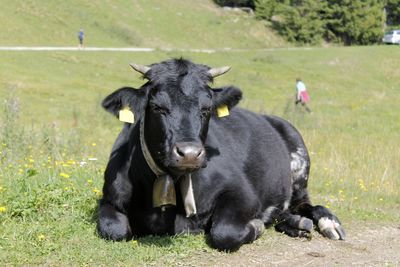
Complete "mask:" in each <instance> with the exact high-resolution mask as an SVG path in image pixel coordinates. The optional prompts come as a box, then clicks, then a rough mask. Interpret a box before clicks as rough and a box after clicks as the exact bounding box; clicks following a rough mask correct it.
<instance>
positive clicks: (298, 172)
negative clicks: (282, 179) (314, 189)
mask: <svg viewBox="0 0 400 267" xmlns="http://www.w3.org/2000/svg"><path fill="white" fill-rule="evenodd" d="M306 155H307V153H306V151H305V150H304V149H303V148H301V147H298V148H297V150H296V152H293V153H290V156H291V158H292V160H291V161H290V170H291V172H292V182H295V181H296V180H298V179H299V178H301V177H304V179H305V180H307V179H308V176H307V175H306V170H307V167H308V162H307V160H306Z"/></svg>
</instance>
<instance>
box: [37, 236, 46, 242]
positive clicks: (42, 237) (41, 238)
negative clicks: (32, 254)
mask: <svg viewBox="0 0 400 267" xmlns="http://www.w3.org/2000/svg"><path fill="white" fill-rule="evenodd" d="M45 238H46V236H45V235H44V234H40V235H38V236H37V239H38V240H39V241H42V240H43V239H45Z"/></svg>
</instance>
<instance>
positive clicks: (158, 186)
mask: <svg viewBox="0 0 400 267" xmlns="http://www.w3.org/2000/svg"><path fill="white" fill-rule="evenodd" d="M131 66H132V67H133V68H134V69H135V70H136V71H138V72H140V73H142V74H143V76H144V78H145V79H147V80H148V81H147V82H146V83H145V84H144V85H143V86H142V87H141V88H139V89H134V88H130V87H125V88H121V89H119V90H117V91H115V92H114V93H112V94H111V95H109V96H108V97H106V98H105V99H104V101H103V103H102V105H103V107H104V108H105V109H106V110H108V111H109V112H111V113H112V114H114V115H116V116H118V114H119V112H120V110H124V112H128V113H129V112H133V113H134V115H135V119H136V122H135V123H132V124H130V123H125V124H124V127H123V129H122V131H121V133H120V134H119V136H118V138H117V140H116V142H115V144H114V146H113V148H112V152H111V156H110V160H109V163H108V165H107V169H106V171H105V183H104V187H103V198H102V199H101V201H100V207H99V220H98V225H97V230H98V232H99V234H100V236H101V237H103V238H105V239H111V240H129V239H131V238H133V237H134V236H135V237H137V236H143V235H148V234H155V235H164V234H168V235H174V234H179V233H199V232H205V233H206V234H208V235H207V236H208V238H209V242H210V244H211V245H212V246H213V247H215V248H217V249H220V250H227V251H233V250H236V249H238V248H239V247H240V246H241V245H242V244H244V243H250V242H252V241H254V240H255V239H256V238H257V237H259V236H260V234H261V233H262V231H263V229H264V227H265V226H267V227H268V226H271V225H274V226H275V229H276V230H277V231H280V232H284V233H286V234H288V235H289V236H293V237H307V236H309V235H310V231H311V230H312V228H313V225H316V229H317V230H318V231H319V232H320V233H321V234H322V235H324V236H326V237H328V238H330V239H344V237H345V232H344V230H343V228H342V226H341V224H340V222H339V220H338V218H337V217H336V216H335V215H333V214H332V213H331V212H330V211H329V210H328V209H327V208H325V207H323V206H313V205H312V204H311V202H310V199H309V196H308V192H307V182H308V175H309V170H310V159H309V156H308V153H307V148H306V147H305V145H304V142H303V140H302V138H301V136H300V134H299V133H298V131H297V130H296V129H295V128H294V127H293V126H292V125H291V124H289V123H288V122H287V121H285V120H283V119H281V118H278V117H275V116H265V115H259V114H255V113H253V112H251V111H248V110H244V109H240V108H237V107H235V105H236V104H237V103H238V102H239V101H240V99H241V98H242V92H241V91H240V90H239V89H238V88H235V87H233V86H228V87H223V88H211V87H210V84H211V83H212V81H213V78H214V77H216V76H218V75H221V74H223V73H225V72H226V71H228V70H229V67H223V68H214V69H212V68H210V67H208V66H205V65H200V64H194V63H192V62H190V61H187V60H184V59H173V60H168V61H164V62H161V63H158V64H153V65H150V66H141V65H135V64H132V65H131ZM226 107H227V108H228V109H229V110H230V115H229V116H225V117H218V116H217V115H216V111H218V109H220V110H222V109H223V108H225V111H226ZM127 109H130V111H129V110H127Z"/></svg>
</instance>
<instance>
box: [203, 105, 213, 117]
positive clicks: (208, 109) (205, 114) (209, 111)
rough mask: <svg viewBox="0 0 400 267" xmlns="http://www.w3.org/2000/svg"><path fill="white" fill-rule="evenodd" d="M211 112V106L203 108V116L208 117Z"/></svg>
mask: <svg viewBox="0 0 400 267" xmlns="http://www.w3.org/2000/svg"><path fill="white" fill-rule="evenodd" d="M210 113H211V108H210V107H207V108H202V109H201V116H202V117H206V116H208V115H209V114H210Z"/></svg>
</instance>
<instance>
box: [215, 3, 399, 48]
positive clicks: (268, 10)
mask: <svg viewBox="0 0 400 267" xmlns="http://www.w3.org/2000/svg"><path fill="white" fill-rule="evenodd" d="M214 1H215V2H216V3H217V4H219V5H222V6H224V5H228V6H236V7H244V6H245V7H251V8H254V9H255V14H256V17H257V18H258V19H261V20H264V21H266V23H267V24H268V25H270V26H271V27H272V28H273V29H275V30H276V31H277V32H278V33H279V34H281V35H282V36H284V37H285V38H286V39H287V40H288V41H290V42H296V43H300V44H319V43H321V42H322V41H326V42H331V43H341V44H345V45H366V44H373V43H378V42H380V41H381V39H382V34H383V31H384V30H386V29H390V28H393V27H395V26H396V25H400V0H214Z"/></svg>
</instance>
